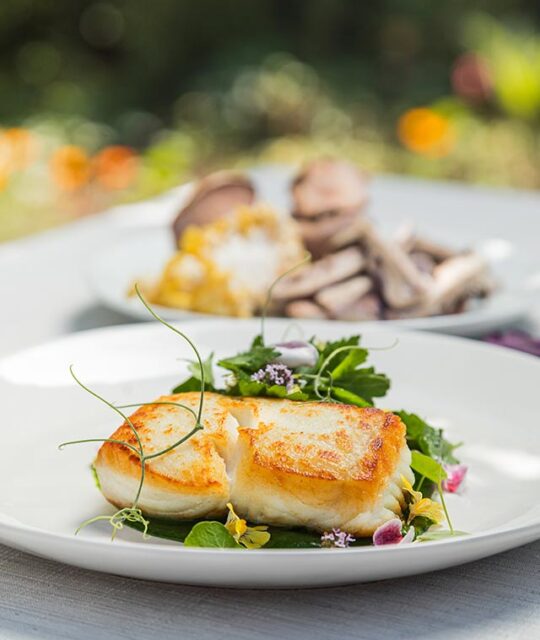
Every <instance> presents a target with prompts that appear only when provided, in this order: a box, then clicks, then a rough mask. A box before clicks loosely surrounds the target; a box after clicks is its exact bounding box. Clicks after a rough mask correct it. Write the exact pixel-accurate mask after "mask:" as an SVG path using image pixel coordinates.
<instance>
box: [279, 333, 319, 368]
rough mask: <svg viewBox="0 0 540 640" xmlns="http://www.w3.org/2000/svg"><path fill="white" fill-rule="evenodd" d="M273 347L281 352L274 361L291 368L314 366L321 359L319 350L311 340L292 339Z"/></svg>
mask: <svg viewBox="0 0 540 640" xmlns="http://www.w3.org/2000/svg"><path fill="white" fill-rule="evenodd" d="M272 347H273V348H274V349H275V350H276V351H278V352H279V355H278V356H277V357H276V358H275V359H274V362H277V363H279V364H284V365H286V366H287V367H290V368H291V369H296V368H298V367H314V366H315V365H316V364H317V360H318V359H319V352H318V351H317V349H316V348H315V347H314V346H313V345H312V344H311V342H304V341H303V340H291V341H290V342H279V343H278V344H273V345H272Z"/></svg>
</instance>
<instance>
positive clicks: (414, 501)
mask: <svg viewBox="0 0 540 640" xmlns="http://www.w3.org/2000/svg"><path fill="white" fill-rule="evenodd" d="M401 483H402V486H403V489H404V491H406V492H407V493H408V494H409V495H410V496H411V501H410V502H409V515H408V517H407V524H410V523H411V522H412V521H413V520H414V519H415V518H417V517H422V518H427V519H428V520H431V522H433V523H434V524H439V523H441V522H442V521H443V520H444V510H443V508H442V505H440V504H439V503H438V502H435V501H434V500H431V499H430V498H424V497H423V496H422V493H421V492H420V491H415V490H414V489H413V486H412V484H411V483H410V482H409V481H408V480H407V478H406V477H405V476H401Z"/></svg>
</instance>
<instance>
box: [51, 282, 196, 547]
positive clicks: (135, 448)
mask: <svg viewBox="0 0 540 640" xmlns="http://www.w3.org/2000/svg"><path fill="white" fill-rule="evenodd" d="M135 291H136V293H137V295H138V297H139V299H140V300H141V302H142V303H143V305H144V306H145V307H146V308H147V309H148V311H149V312H150V313H151V314H152V316H154V318H155V319H156V320H158V321H159V322H161V323H162V324H163V325H165V326H166V327H168V328H169V329H171V330H172V331H173V332H174V333H176V334H178V335H179V336H181V337H182V338H183V339H184V340H185V341H186V342H187V343H188V344H189V345H190V346H191V348H192V349H193V351H194V352H195V355H196V357H197V360H198V364H199V367H200V376H201V378H200V379H201V391H200V399H199V407H198V411H197V412H195V411H194V410H193V409H192V408H191V407H188V406H186V405H184V404H182V403H180V402H173V401H164V400H157V401H155V402H141V403H135V404H124V405H115V404H113V403H112V402H109V401H108V400H107V399H105V398H104V397H103V396H101V395H99V394H98V393H97V392H96V391H94V390H93V389H91V388H90V387H88V386H87V385H85V384H84V383H83V382H82V381H81V380H79V378H78V377H77V375H76V374H75V371H74V369H73V365H71V366H70V368H69V371H70V373H71V376H72V378H73V379H74V380H75V382H76V383H77V384H78V385H79V386H80V387H81V388H82V389H83V390H84V391H86V392H87V393H89V394H90V395H92V396H93V397H94V398H96V399H97V400H99V401H100V402H102V403H103V404H105V405H106V406H108V407H109V408H110V409H112V410H113V411H114V412H116V413H117V414H118V415H119V416H120V417H121V418H122V419H123V421H124V424H127V425H128V427H129V429H130V430H131V432H132V434H133V436H134V439H135V444H132V443H130V442H125V441H124V440H119V439H116V438H86V439H83V440H70V441H69V442H63V443H61V444H60V445H59V447H58V448H59V449H60V450H62V449H63V448H64V447H67V446H69V445H74V444H83V443H89V442H93V443H95V442H101V443H111V444H117V445H121V446H123V447H126V448H127V449H129V450H130V451H131V452H132V453H134V454H135V455H136V456H137V457H138V458H139V461H140V464H141V475H140V479H139V483H138V485H137V491H136V494H135V497H134V499H133V503H132V505H131V507H124V508H122V509H119V510H118V511H116V512H115V513H113V514H112V515H99V516H95V517H93V518H90V519H89V520H86V521H85V522H83V523H82V524H81V525H80V526H79V527H78V529H77V531H76V532H75V533H79V531H80V530H81V529H83V528H84V527H86V526H88V525H90V524H92V523H94V522H100V521H106V522H108V523H109V525H110V526H111V527H112V530H113V531H112V539H113V540H114V538H115V536H116V534H117V533H118V531H120V530H121V529H123V528H124V523H126V522H132V523H139V524H140V525H142V527H143V537H146V534H147V531H148V526H149V524H150V523H149V521H148V520H147V519H146V518H145V517H144V515H143V512H142V510H141V509H140V508H139V506H138V505H139V500H140V497H141V492H142V489H143V485H144V480H145V475H146V462H147V461H148V460H153V459H154V458H157V457H159V456H163V455H165V454H167V453H169V452H171V451H173V449H176V447H179V446H180V445H181V444H183V443H184V442H186V441H187V440H189V438H191V437H192V436H193V435H195V433H197V431H200V430H201V429H203V425H202V410H203V402H204V386H205V380H204V366H203V362H202V358H201V356H200V354H199V351H198V350H197V347H196V346H195V344H194V343H193V342H192V341H191V340H190V339H189V337H188V336H186V335H185V334H184V333H182V332H181V331H180V330H178V329H176V328H175V327H173V326H172V325H170V324H169V323H167V322H165V320H163V319H162V318H161V317H160V316H159V315H158V314H157V313H155V312H154V310H153V309H152V308H151V307H150V305H149V304H148V303H147V302H146V300H145V299H144V297H143V296H142V294H141V292H140V291H139V288H138V286H137V285H135ZM153 405H172V406H176V407H179V408H181V409H184V410H186V411H188V412H189V413H191V414H192V416H193V418H194V423H195V424H194V426H193V428H192V429H191V431H189V432H188V433H187V434H185V435H184V436H182V437H181V438H179V439H178V440H176V441H175V442H173V444H171V445H169V446H168V447H166V448H165V449H162V450H161V451H157V452H154V453H145V451H144V447H143V444H142V441H141V438H140V436H139V433H138V431H137V429H136V428H135V425H134V424H133V422H132V421H131V419H130V418H129V417H128V416H127V415H126V414H125V413H124V412H123V411H122V409H128V408H131V407H141V406H153Z"/></svg>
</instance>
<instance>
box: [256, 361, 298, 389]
mask: <svg viewBox="0 0 540 640" xmlns="http://www.w3.org/2000/svg"><path fill="white" fill-rule="evenodd" d="M251 379H252V380H253V381H254V382H263V383H265V384H277V385H278V386H280V387H285V388H286V389H287V392H288V393H290V392H291V391H292V390H293V389H294V378H293V372H292V371H291V369H289V367H287V366H285V365H284V364H267V365H266V366H264V367H261V368H260V369H259V370H258V371H256V372H255V373H254V374H252V376H251Z"/></svg>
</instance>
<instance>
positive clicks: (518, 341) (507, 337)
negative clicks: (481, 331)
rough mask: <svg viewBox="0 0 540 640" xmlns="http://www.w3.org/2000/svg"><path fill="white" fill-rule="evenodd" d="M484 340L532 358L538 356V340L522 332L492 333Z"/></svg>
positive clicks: (539, 345) (539, 354)
mask: <svg viewBox="0 0 540 640" xmlns="http://www.w3.org/2000/svg"><path fill="white" fill-rule="evenodd" d="M484 340H485V341H486V342H491V344H497V345H499V346H501V347H508V348H509V349H517V350H518V351H523V352H525V353H530V354H531V355H533V356H540V340H539V339H538V338H533V337H532V336H530V335H529V334H528V333H525V332H524V331H518V330H516V329H513V330H511V331H503V332H502V333H501V332H499V333H493V334H491V335H489V336H487V338H484Z"/></svg>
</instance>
